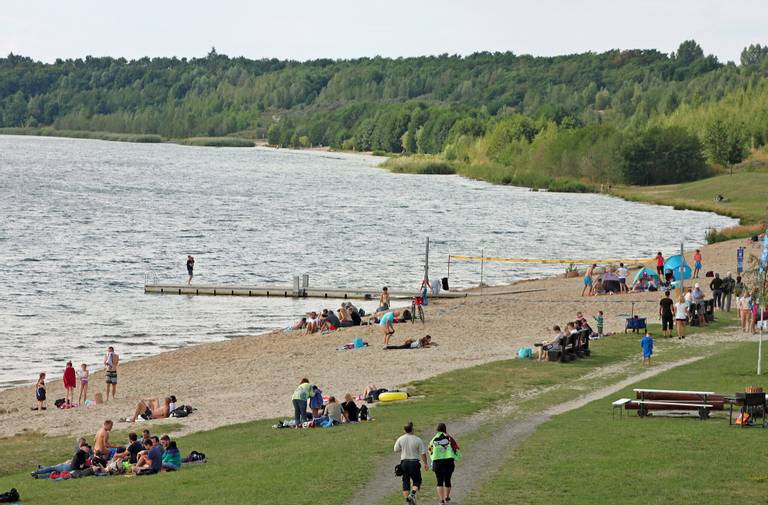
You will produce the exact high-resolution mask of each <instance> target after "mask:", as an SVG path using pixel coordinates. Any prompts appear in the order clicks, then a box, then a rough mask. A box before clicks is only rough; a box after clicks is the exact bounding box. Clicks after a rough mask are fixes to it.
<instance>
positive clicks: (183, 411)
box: [171, 405, 195, 417]
mask: <svg viewBox="0 0 768 505" xmlns="http://www.w3.org/2000/svg"><path fill="white" fill-rule="evenodd" d="M193 410H195V409H193V408H192V407H190V406H189V405H182V406H181V407H176V408H175V409H174V410H173V412H171V417H187V416H188V415H190V414H191V413H192V411H193Z"/></svg>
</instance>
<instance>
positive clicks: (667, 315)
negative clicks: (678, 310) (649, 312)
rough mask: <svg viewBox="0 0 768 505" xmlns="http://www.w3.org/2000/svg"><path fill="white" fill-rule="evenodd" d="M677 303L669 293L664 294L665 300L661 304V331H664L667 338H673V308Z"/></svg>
mask: <svg viewBox="0 0 768 505" xmlns="http://www.w3.org/2000/svg"><path fill="white" fill-rule="evenodd" d="M674 305H675V302H674V300H672V297H670V295H669V291H665V292H664V298H662V299H661V301H660V302H659V317H661V329H662V330H664V336H665V337H671V336H672V325H673V324H674V316H673V314H672V307H674Z"/></svg>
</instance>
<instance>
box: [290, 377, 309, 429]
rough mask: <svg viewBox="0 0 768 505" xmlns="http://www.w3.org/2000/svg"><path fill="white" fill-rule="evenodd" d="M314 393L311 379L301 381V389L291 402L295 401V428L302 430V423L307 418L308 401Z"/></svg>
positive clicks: (297, 389)
mask: <svg viewBox="0 0 768 505" xmlns="http://www.w3.org/2000/svg"><path fill="white" fill-rule="evenodd" d="M311 392H312V385H311V384H310V383H309V379H306V378H304V379H301V383H300V384H299V387H297V388H296V391H294V392H293V396H292V397H291V400H292V401H293V421H294V428H301V423H303V422H304V419H306V418H307V399H308V398H309V395H310V393H311Z"/></svg>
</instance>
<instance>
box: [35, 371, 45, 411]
mask: <svg viewBox="0 0 768 505" xmlns="http://www.w3.org/2000/svg"><path fill="white" fill-rule="evenodd" d="M35 399H36V400H37V410H45V372H43V373H41V374H40V376H39V377H38V378H37V383H36V384H35Z"/></svg>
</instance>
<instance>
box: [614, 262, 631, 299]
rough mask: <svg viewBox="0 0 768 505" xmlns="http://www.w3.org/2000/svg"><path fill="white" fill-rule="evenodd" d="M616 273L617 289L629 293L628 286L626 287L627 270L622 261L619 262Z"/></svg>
mask: <svg viewBox="0 0 768 505" xmlns="http://www.w3.org/2000/svg"><path fill="white" fill-rule="evenodd" d="M616 275H617V276H618V277H619V289H620V290H621V292H622V293H629V288H628V287H627V276H628V275H629V270H627V269H626V267H625V266H624V263H619V268H617V269H616Z"/></svg>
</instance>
